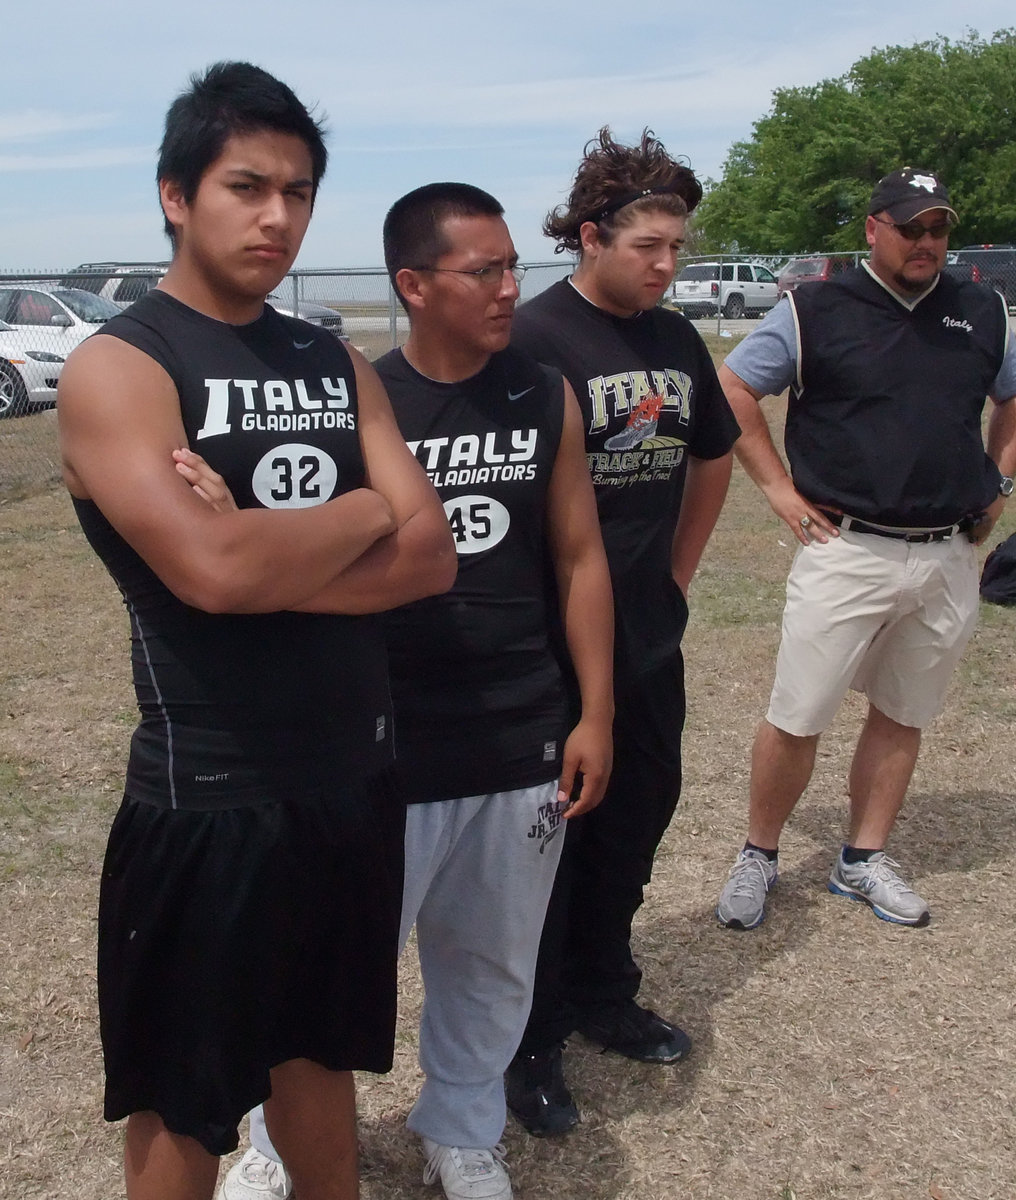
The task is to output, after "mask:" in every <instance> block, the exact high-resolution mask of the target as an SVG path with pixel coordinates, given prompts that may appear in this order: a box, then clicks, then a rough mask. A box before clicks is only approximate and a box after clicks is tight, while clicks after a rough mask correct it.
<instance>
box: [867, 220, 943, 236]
mask: <svg viewBox="0 0 1016 1200" xmlns="http://www.w3.org/2000/svg"><path fill="white" fill-rule="evenodd" d="M875 220H876V221H878V223H879V225H888V226H889V227H890V228H891V229H895V230H896V232H897V233H898V234H899V235H900V237H902V238H906V239H907V241H908V242H919V241H920V240H921V238H923V237H924V235H925V234H926V233H930V234H931V236H932V237H933V238H934V239H935V241H941V239H942V238H945V237H948V236H949V233H950V231H951V230H952V228H953V223H952V221H940V222H939V223H938V224H937V225H922V224H921V222H920V221H907V223H906V224H905V225H897V224H896V222H895V221H882V220H879V218H878V217H876V218H875Z"/></svg>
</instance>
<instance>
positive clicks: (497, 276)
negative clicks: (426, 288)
mask: <svg viewBox="0 0 1016 1200" xmlns="http://www.w3.org/2000/svg"><path fill="white" fill-rule="evenodd" d="M412 269H413V270H414V271H438V272H442V273H444V274H445V275H471V276H472V277H473V278H474V279H475V280H477V281H478V282H479V283H482V284H483V285H484V287H500V286H501V281H502V279H504V275H505V272H506V271H507V272H508V273H509V274H510V275H511V277H512V279H514V280H515V282H516V283H521V282H522V280H523V279H524V278H525V274H526V268H525V267H524V266H522V264H521V263H516V264H515V265H514V266H512V267H502V266H498V264H497V263H492V264H491V265H490V266H489V267H477V269H476V270H475V271H463V270H461V269H460V268H458V267H413V268H412Z"/></svg>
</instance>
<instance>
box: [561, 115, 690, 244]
mask: <svg viewBox="0 0 1016 1200" xmlns="http://www.w3.org/2000/svg"><path fill="white" fill-rule="evenodd" d="M701 199H702V185H701V184H700V183H699V181H698V180H697V179H696V178H695V173H694V171H692V169H691V168H690V167H688V166H686V165H685V164H684V163H682V162H679V161H678V160H677V159H674V158H671V156H670V155H669V154H668V153H667V151H666V148H665V147H664V145H663V143H662V142H661V141H660V140H659V139H658V138H657V137H656V135H655V134H654V133H653V131H652V130H651V129H643V131H642V137H641V139H640V140H639V142H638V144H637V145H635V146H625V145H622V144H621V143H620V142H615V141H614V138H613V136H612V135H611V132H610V127H609V126H608V125H604V126H603V128H602V129H601V130H600V131H599V133H598V134H597V135H596V137H595V138H592V139H591V140H590V141H588V142H587V143H586V145H585V149H584V151H583V158H582V162H581V163H580V164H579V169H578V170H577V171H576V172H575V182H574V183H573V184H572V190H571V193H570V194H569V196H568V200H567V201H566V203H564V204H559V205H558V206H557V208H555V209H554V210H553V211H552V212H550V213H548V214H547V219H546V220H545V221H544V222H543V232H544V233H545V234H546V235H547V237H549V238H553V239H554V240H555V241H556V242H557V246H556V248H555V253H556V254H560V253H561V251H563V250H570V251H572V252H573V253H575V254H578V253H580V252H581V249H582V238H581V235H580V234H579V229H580V228H581V227H582V225H584V224H585V222H586V221H595V222H596V223H597V225H599V227H600V239H601V241H603V242H605V243H607V244H609V243H610V240H611V238H612V236H613V233H614V230H616V229H621V228H623V227H624V226H625V225H629V224H631V222H632V220H633V219H634V218H635V216H636V215H637V214H638V213H640V212H661V211H662V212H666V213H670V214H671V215H672V216H675V217H683V216H686V215H687V214H688V213H690V212H691V211H692V210H693V209H694V208H695V206H696V205H697V204H698V202H699V201H700V200H701Z"/></svg>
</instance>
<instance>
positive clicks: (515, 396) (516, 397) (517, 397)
mask: <svg viewBox="0 0 1016 1200" xmlns="http://www.w3.org/2000/svg"><path fill="white" fill-rule="evenodd" d="M534 387H536V384H535V383H534V384H532V385H531V386H530V387H527V388H523V389H522V391H521V392H513V391H512V390H511V389H510V388H509V389H508V400H509V402H511V401H512V400H521V399H522V397H523V396H525V395H527V394H528V393H529V392H531V391H532V390H533V388H534Z"/></svg>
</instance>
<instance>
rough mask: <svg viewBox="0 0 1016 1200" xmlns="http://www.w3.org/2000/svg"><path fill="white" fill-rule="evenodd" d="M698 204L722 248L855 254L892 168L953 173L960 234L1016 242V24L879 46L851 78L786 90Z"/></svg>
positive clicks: (698, 223)
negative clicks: (875, 194) (874, 194)
mask: <svg viewBox="0 0 1016 1200" xmlns="http://www.w3.org/2000/svg"><path fill="white" fill-rule="evenodd" d="M753 129H754V132H753V135H752V138H751V140H750V141H743V142H735V143H734V145H733V146H732V147H731V148H730V152H729V154H728V156H727V160H726V162H725V163H724V170H723V179H722V180H721V181H720V182H719V183H717V184H715V185H713V186H712V187H711V188H710V189H709V191H708V192H707V194H706V196H705V198H704V199H703V201H702V203H701V205H700V206H699V209H698V211H697V212H696V214H695V220H694V225H695V229H696V237H697V239H698V243H699V245H701V246H702V248H703V250H705V251H708V252H711V253H714V252H720V251H724V250H736V251H738V252H740V253H752V254H778V253H783V252H786V253H794V252H801V251H808V250H827V251H833V250H856V249H858V248H860V247H863V245H864V212H865V208H866V206H867V202H868V198H869V196H870V195H871V190H872V188H873V187H874V185H875V183H876V182H877V181H878V179H879V178H880V177H881V176H882V175H884V174H886V172H888V171H891V170H894V169H895V168H897V167H902V166H906V165H912V166H920V167H926V168H928V169H930V170H933V171H935V172H937V173H938V174H940V175H941V176H942V178H943V179H944V180H945V182H946V184H947V186H948V187H949V191H950V194H951V196H952V200H953V206H954V207H955V208H956V210H957V212H958V213H959V215H960V230H959V234H958V237H959V242H958V244H969V243H974V242H1007V241H1012V240H1016V30H1012V29H1009V30H1001V31H999V32H998V33H995V34H993V35H992V36H991V37H990V38H989V39H987V40H984V39H982V38H980V37H979V36H978V35H977V34H976V33H973V32H972V33H970V34H969V35H968V36H967V37H966V38H965V39H963V40H962V41H959V42H951V41H950V40H949V39H948V38H938V39H935V40H933V41H928V42H920V43H918V44H917V45H915V46H889V47H887V48H885V49H882V50H873V51H872V53H871V54H869V55H868V56H867V57H866V58H862V59H860V60H859V61H858V62H856V63H855V64H854V65H853V67H851V69H850V70H849V71H848V72H847V74H846V75H843V76H841V77H840V78H838V79H827V80H823V81H822V82H821V83H817V84H815V85H814V86H812V87H805V88H780V89H779V90H777V91H776V92H774V93H773V102H772V107H771V109H770V111H769V112H768V113H767V114H766V115H765V116H764V117H762V118H761V119H760V120H758V121H756V122H755V124H754V126H753Z"/></svg>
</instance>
